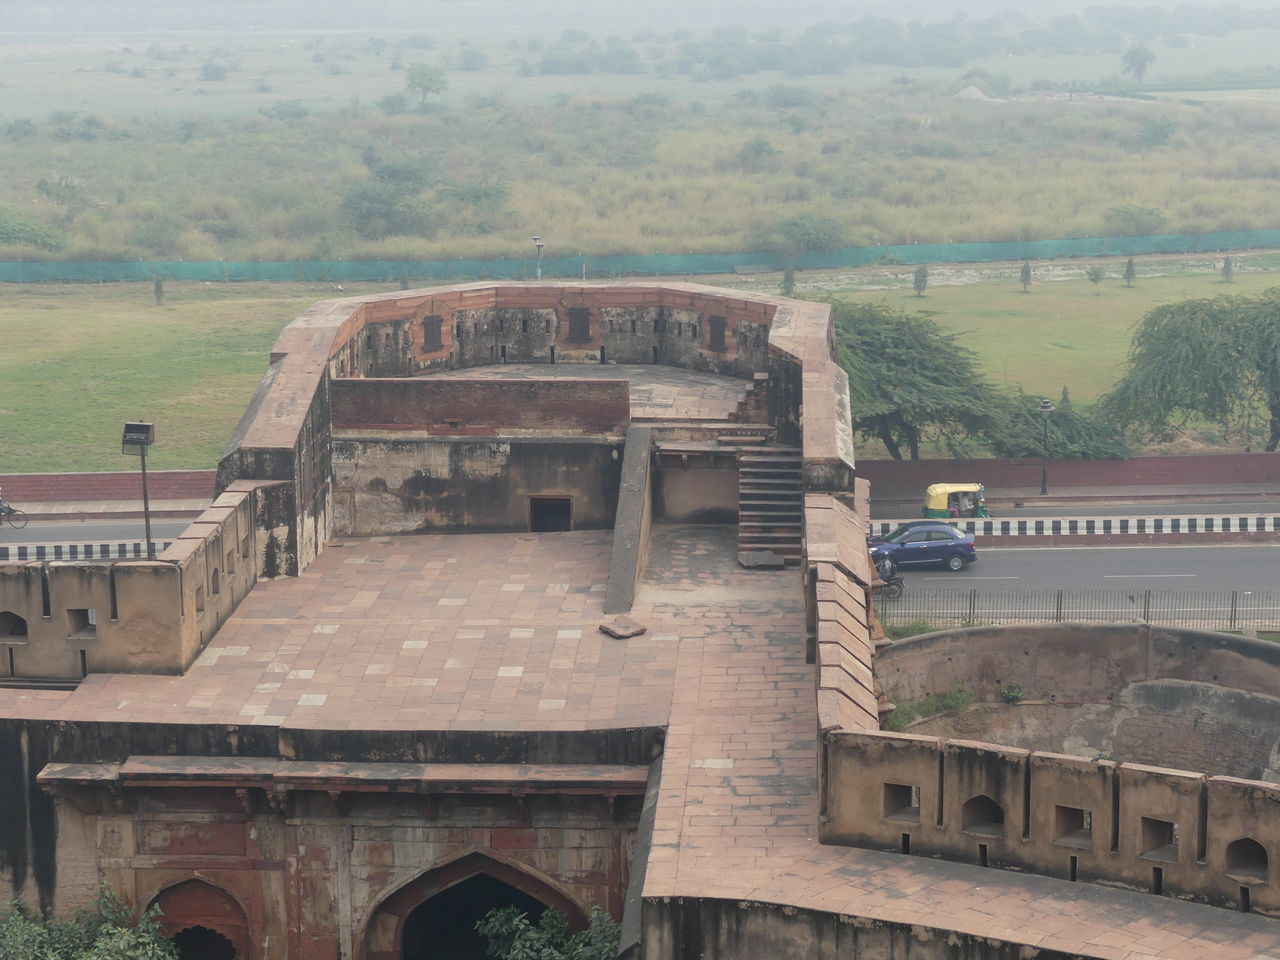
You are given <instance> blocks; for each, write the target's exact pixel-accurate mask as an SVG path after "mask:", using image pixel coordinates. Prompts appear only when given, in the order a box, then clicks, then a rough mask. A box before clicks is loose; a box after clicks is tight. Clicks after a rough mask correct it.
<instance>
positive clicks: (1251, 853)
mask: <svg viewBox="0 0 1280 960" xmlns="http://www.w3.org/2000/svg"><path fill="white" fill-rule="evenodd" d="M1268 866H1269V863H1268V858H1267V848H1266V847H1264V846H1263V845H1262V844H1260V843H1259V842H1258V841H1257V840H1254V839H1253V838H1252V837H1241V838H1240V839H1239V840H1233V841H1232V842H1231V843H1229V844H1227V876H1229V877H1231V878H1232V879H1233V880H1239V881H1241V882H1242V883H1255V884H1256V883H1266V882H1267V869H1268Z"/></svg>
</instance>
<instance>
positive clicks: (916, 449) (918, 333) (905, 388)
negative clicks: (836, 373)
mask: <svg viewBox="0 0 1280 960" xmlns="http://www.w3.org/2000/svg"><path fill="white" fill-rule="evenodd" d="M832 310H833V311H834V314H835V320H836V338H837V343H838V345H839V350H840V358H841V363H842V365H843V366H844V368H845V369H846V370H847V371H848V373H849V380H850V399H851V402H852V409H853V427H854V429H855V430H856V431H858V432H859V433H861V434H863V435H864V436H867V437H872V438H875V439H877V440H879V441H880V442H881V443H883V444H884V448H885V450H887V451H888V453H889V456H891V457H893V458H894V459H895V460H901V459H903V456H904V449H905V455H906V456H908V457H910V458H911V459H912V460H917V459H919V457H920V444H921V441H922V440H923V439H925V438H929V439H936V440H940V441H942V442H944V443H948V444H954V443H956V442H958V440H959V439H961V438H962V437H965V436H971V435H975V434H981V433H984V432H985V431H988V430H989V429H990V428H991V426H992V424H993V422H994V415H995V411H996V410H997V408H998V406H999V402H1000V401H999V396H998V394H997V392H996V391H995V389H994V388H993V387H992V386H991V384H990V383H988V382H987V381H986V379H985V378H984V377H983V376H982V374H981V372H980V370H979V367H978V358H977V355H976V354H974V353H973V352H972V351H971V350H969V349H967V348H966V347H964V346H963V345H962V344H961V343H960V338H959V336H958V335H957V334H954V333H947V332H946V331H944V330H943V329H942V328H941V327H940V326H939V325H938V323H937V321H935V320H934V319H933V317H934V314H932V313H930V312H928V311H921V312H919V313H914V314H908V313H902V312H899V311H897V310H894V309H893V308H891V307H889V306H887V305H886V304H883V303H843V302H839V301H837V302H835V303H833V304H832Z"/></svg>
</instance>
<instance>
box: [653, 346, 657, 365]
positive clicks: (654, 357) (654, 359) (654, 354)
mask: <svg viewBox="0 0 1280 960" xmlns="http://www.w3.org/2000/svg"><path fill="white" fill-rule="evenodd" d="M653 362H654V363H657V362H658V348H657V347H654V348H653Z"/></svg>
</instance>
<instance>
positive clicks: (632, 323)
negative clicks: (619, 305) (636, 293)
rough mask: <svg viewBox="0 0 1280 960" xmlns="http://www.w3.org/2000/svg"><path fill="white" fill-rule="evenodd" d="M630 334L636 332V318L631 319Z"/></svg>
mask: <svg viewBox="0 0 1280 960" xmlns="http://www.w3.org/2000/svg"><path fill="white" fill-rule="evenodd" d="M631 332H632V333H635V332H636V318H635V317H632V318H631Z"/></svg>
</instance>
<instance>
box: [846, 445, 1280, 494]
mask: <svg viewBox="0 0 1280 960" xmlns="http://www.w3.org/2000/svg"><path fill="white" fill-rule="evenodd" d="M858 475H859V476H861V477H866V478H867V479H868V480H870V481H871V486H872V489H873V490H876V489H877V488H881V490H880V491H879V492H883V488H889V489H890V490H892V489H897V488H913V489H914V488H919V491H920V495H921V496H922V497H923V496H924V488H925V487H927V486H928V485H929V484H931V483H968V482H970V481H976V482H978V483H985V484H986V485H987V486H988V487H1037V488H1038V487H1039V486H1040V461H1039V459H1028V460H859V461H858ZM1050 476H1051V477H1052V479H1053V483H1054V484H1055V485H1057V486H1123V485H1126V484H1131V485H1137V484H1156V485H1159V484H1174V483H1280V457H1277V456H1273V455H1270V454H1264V453H1229V454H1213V455H1205V456H1190V457H1134V458H1133V459H1131V460H1054V461H1052V463H1051V465H1050Z"/></svg>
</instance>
